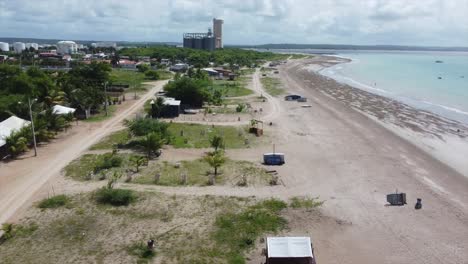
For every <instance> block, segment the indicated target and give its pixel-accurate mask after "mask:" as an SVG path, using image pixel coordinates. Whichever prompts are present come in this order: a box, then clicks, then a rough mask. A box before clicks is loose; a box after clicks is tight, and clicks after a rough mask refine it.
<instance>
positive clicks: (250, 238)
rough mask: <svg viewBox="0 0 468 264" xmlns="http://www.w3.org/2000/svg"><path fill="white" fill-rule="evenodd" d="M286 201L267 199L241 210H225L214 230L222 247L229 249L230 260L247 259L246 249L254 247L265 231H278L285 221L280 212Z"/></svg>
mask: <svg viewBox="0 0 468 264" xmlns="http://www.w3.org/2000/svg"><path fill="white" fill-rule="evenodd" d="M286 207H287V205H286V203H284V202H282V201H279V200H267V201H264V202H261V203H258V204H257V205H254V206H251V207H249V208H248V209H246V210H243V211H242V212H239V213H232V212H228V213H223V214H221V215H219V216H218V217H217V218H216V221H215V226H216V230H215V232H214V234H213V236H214V238H215V241H216V243H217V245H218V246H219V247H222V248H224V249H225V250H226V253H227V256H228V263H245V259H244V257H243V252H244V251H246V250H248V249H250V248H252V247H254V245H255V241H256V240H257V239H258V238H259V237H260V236H262V235H263V234H264V233H266V232H273V233H276V232H278V231H280V230H281V229H282V228H283V227H285V225H286V220H285V219H284V218H283V217H281V216H280V212H281V210H283V209H284V208H286Z"/></svg>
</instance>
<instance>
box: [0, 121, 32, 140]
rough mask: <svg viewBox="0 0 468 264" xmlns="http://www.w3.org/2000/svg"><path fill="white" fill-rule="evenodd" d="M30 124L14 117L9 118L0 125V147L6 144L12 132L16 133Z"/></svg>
mask: <svg viewBox="0 0 468 264" xmlns="http://www.w3.org/2000/svg"><path fill="white" fill-rule="evenodd" d="M30 123H31V122H29V121H27V120H24V119H21V118H19V117H16V116H11V117H9V118H8V119H7V120H4V121H3V122H1V123H0V147H2V146H3V145H5V144H6V141H5V140H6V138H8V137H9V136H10V135H11V134H12V133H13V131H18V130H20V129H21V128H23V127H24V126H27V125H29V124H30Z"/></svg>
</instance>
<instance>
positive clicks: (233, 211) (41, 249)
mask: <svg viewBox="0 0 468 264" xmlns="http://www.w3.org/2000/svg"><path fill="white" fill-rule="evenodd" d="M135 194H136V195H137V196H138V197H139V199H138V200H137V201H135V202H134V203H131V204H129V205H128V206H120V207H114V206H102V205H100V204H97V203H96V202H95V200H94V199H93V198H94V192H90V193H80V194H76V195H73V196H70V197H69V198H70V200H71V202H72V203H73V204H77V205H80V206H79V207H78V206H77V207H74V208H71V209H64V208H57V209H56V210H43V211H42V210H41V211H39V210H37V209H34V210H30V211H28V212H27V213H28V214H27V215H26V217H25V218H23V219H22V220H20V224H19V225H14V226H13V228H10V229H13V230H16V232H15V236H13V238H12V239H9V240H7V241H5V242H4V243H3V244H2V245H1V246H0V256H1V260H0V262H1V263H12V264H13V263H117V262H118V263H146V262H158V263H194V264H204V263H245V262H246V259H245V256H244V254H245V253H246V252H247V251H248V250H250V249H253V248H254V247H255V249H256V250H259V249H260V247H262V246H264V245H260V244H259V243H257V241H258V238H259V237H263V236H265V235H266V234H267V233H268V234H271V233H274V232H277V231H280V230H281V228H283V227H284V226H285V224H286V221H285V220H284V219H283V218H282V217H281V214H283V212H282V209H283V208H285V204H284V202H281V201H279V200H266V201H263V202H261V201H260V202H258V201H257V200H255V199H253V198H247V197H242V198H241V197H221V196H211V195H204V196H189V195H167V194H163V193H155V192H135ZM140 198H141V199H140ZM166 215H171V217H169V218H167V217H166ZM32 218H33V219H34V221H35V222H34V223H32V222H31V220H30V219H32ZM148 239H154V240H155V242H156V247H155V252H153V253H156V254H157V256H154V255H153V254H151V253H150V252H146V241H147V240H148ZM64 252H65V253H64ZM156 257H157V259H156Z"/></svg>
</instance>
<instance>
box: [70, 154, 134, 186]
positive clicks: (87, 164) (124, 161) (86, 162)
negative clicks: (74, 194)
mask: <svg viewBox="0 0 468 264" xmlns="http://www.w3.org/2000/svg"><path fill="white" fill-rule="evenodd" d="M130 156H131V155H130V154H112V153H105V154H85V155H83V156H81V157H80V158H78V159H75V160H73V161H72V162H71V163H70V164H68V165H67V166H66V167H65V168H64V172H65V176H67V177H70V178H72V179H74V180H78V181H87V180H92V179H93V178H94V177H103V176H106V175H107V173H111V172H114V171H116V170H117V171H119V168H125V167H126V166H128V163H129V161H128V160H129V158H130ZM100 173H105V174H104V175H99V174H100ZM105 178H106V177H103V178H102V179H105Z"/></svg>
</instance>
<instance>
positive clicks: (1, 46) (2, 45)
mask: <svg viewBox="0 0 468 264" xmlns="http://www.w3.org/2000/svg"><path fill="white" fill-rule="evenodd" d="M9 50H10V45H9V44H8V43H6V42H0V51H9Z"/></svg>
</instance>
